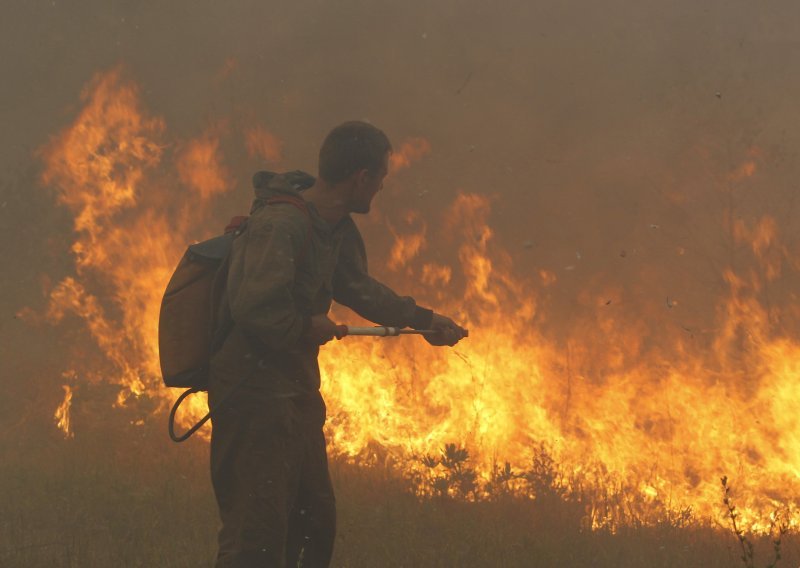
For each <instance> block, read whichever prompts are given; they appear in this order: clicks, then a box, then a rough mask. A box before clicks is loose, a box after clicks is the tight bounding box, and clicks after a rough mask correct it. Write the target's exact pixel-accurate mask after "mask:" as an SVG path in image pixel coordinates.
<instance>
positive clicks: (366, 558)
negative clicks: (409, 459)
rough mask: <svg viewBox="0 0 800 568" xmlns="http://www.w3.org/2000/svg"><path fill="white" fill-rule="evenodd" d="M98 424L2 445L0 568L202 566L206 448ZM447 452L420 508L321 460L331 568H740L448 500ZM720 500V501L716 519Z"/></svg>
mask: <svg viewBox="0 0 800 568" xmlns="http://www.w3.org/2000/svg"><path fill="white" fill-rule="evenodd" d="M97 415H98V413H97V410H96V409H94V410H93V414H91V415H90V414H89V413H88V412H87V413H85V415H84V416H83V417H82V418H81V417H80V416H77V417H76V418H77V419H76V420H75V423H76V424H75V426H76V431H77V433H76V435H75V437H74V438H72V439H66V440H65V439H63V437H62V436H61V435H60V433H58V432H57V431H55V429H54V428H52V427H51V426H50V425H49V424H43V423H42V424H39V426H38V427H36V425H35V424H34V425H31V424H28V426H29V427H25V428H21V429H17V430H11V431H9V430H5V431H4V434H3V437H2V438H0V451H2V460H1V461H0V479H1V480H2V484H1V485H0V519H2V520H0V566H4V567H17V566H20V567H34V568H35V567H39V566H41V567H60V566H63V567H81V568H83V567H87V568H91V567H109V566H115V567H116V566H120V567H139V566H142V567H144V566H146V567H165V568H172V567H175V568H177V567H203V566H212V565H213V558H214V554H215V546H216V544H215V540H216V529H217V517H216V510H215V504H214V500H213V495H212V492H211V486H210V481H209V475H208V471H207V459H208V446H207V444H206V443H205V442H203V441H202V440H199V439H197V440H195V439H192V440H190V441H189V442H187V443H185V444H182V445H180V446H179V445H175V444H173V443H171V442H169V441H168V439H167V436H166V432H165V416H163V415H155V416H154V417H153V418H152V419H150V420H148V421H147V422H146V423H145V424H142V425H138V426H137V425H134V424H132V422H134V421H135V420H134V418H135V417H134V416H133V413H128V412H126V411H124V410H123V411H119V410H116V411H112V412H106V413H101V415H103V416H104V421H103V422H102V423H98V422H97V421H96V420H97ZM90 418H91V420H90ZM454 451H455V453H453V452H454ZM459 451H460V450H458V448H455V447H453V448H450V449H449V454H450V457H449V458H448V451H445V452H444V454H443V456H441V457H439V458H436V457H434V456H428V458H426V459H428V460H432V461H431V462H430V463H429V465H430V466H431V467H432V468H433V467H437V466H438V467H439V469H438V470H436V471H438V473H436V474H433V473H432V474H431V475H430V477H429V483H430V484H431V485H430V488H431V491H430V493H431V495H430V496H429V497H424V498H421V497H418V496H417V495H415V493H414V491H412V490H411V487H410V483H409V480H407V479H404V478H403V477H402V476H399V475H398V474H397V473H396V472H394V471H392V470H391V469H390V468H388V467H380V466H374V465H373V466H370V467H366V466H357V465H354V464H349V463H346V462H344V461H341V460H333V461H332V464H331V472H332V476H333V479H334V484H335V486H336V491H337V501H338V507H339V521H338V523H339V532H338V537H337V543H336V552H335V556H334V561H333V565H334V566H347V567H382V566H387V567H389V566H398V567H399V566H405V567H415V568H416V567H429V566H430V567H438V566H442V567H445V566H447V567H449V566H452V567H470V566H476V567H477V566H480V567H494V566H515V567H516V566H521V567H522V566H524V567H551V566H558V567H583V566H587V567H589V566H591V567H647V568H658V567H687V568H688V567H695V566H696V567H703V568H713V567H726V568H727V567H736V566H742V565H743V561H742V559H741V557H742V549H741V540H740V538H739V536H737V534H735V533H734V532H733V531H732V530H730V529H729V528H727V527H723V528H713V527H709V526H702V525H699V524H696V523H692V522H688V521H687V519H686V518H683V517H680V516H676V517H675V518H672V519H666V520H663V521H662V522H658V523H655V524H652V525H647V524H645V523H629V524H623V525H621V526H617V527H615V529H614V530H613V531H612V530H608V529H601V530H594V531H592V530H588V529H587V527H586V522H585V517H586V503H585V502H583V501H581V500H580V498H578V497H576V496H575V495H568V494H566V493H565V492H563V491H559V490H558V489H557V486H556V488H555V489H553V490H552V491H550V492H549V493H548V492H546V491H543V490H542V487H543V486H541V485H540V491H539V497H538V498H536V499H531V498H530V497H521V496H520V495H518V494H514V492H512V491H496V492H495V494H494V495H493V496H492V497H491V498H488V499H483V500H478V501H470V500H465V499H462V498H453V497H452V493H453V491H458V490H459V489H458V488H457V482H458V479H456V478H451V479H449V480H448V479H447V477H448V473H447V471H454V470H455V468H456V465H457V466H458V468H459V469H458V471H459V472H460V473H459V475H466V476H467V478H469V473H468V471H469V469H468V456H464V455H463V454H461V453H459ZM454 458H455V459H456V462H457V463H456V462H453V459H454ZM448 459H450V462H449V464H450V466H452V468H451V470H445V472H444V473H442V471H441V465H440V464H441V463H442V462H444V461H447V460H448ZM435 461H438V463H433V462H435ZM499 471H500V473H501V474H502V473H503V472H504V471H505V473H506V474H511V473H512V472H510V471H507V470H504V469H503V468H501V469H500V470H499ZM465 472H467V473H466V474H465ZM547 475H549V474H548V473H547V471H544V473H542V472H540V473H539V476H538V477H534V481H535V482H536V483H539V484H541V483H542V479H543V478H545V479H546V477H547ZM542 476H544V477H542ZM499 477H500V478H501V480H502V478H503V475H500V476H499ZM442 478H445V479H446V481H445V482H442V481H441V479H442ZM436 483H438V484H439V485H438V486H437V487H439V491H438V493H437V492H436V490H435V489H434V484H436ZM442 483H445V484H447V483H449V484H451V485H453V484H455V485H453V487H454V489H453V490H452V491H441V487H442ZM545 485H546V484H545ZM551 486H552V484H551ZM551 488H552V487H551ZM467 489H468V488H465V489H464V490H465V491H466V490H467ZM722 499H723V494H722V492H721V494H720V506H721V507H722V506H723V505H722ZM744 536H745V537H746V539H747V543H749V544H750V545H752V547H753V548H752V556H751V557H748V562H750V564H748V565H752V566H759V567H766V566H767V565H769V563H770V562H773V561H774V554H773V551H774V545H773V543H772V541H771V540H770V538H769V537H759V536H755V535H744ZM781 555H782V559H781V560H780V561H779V562H778V563H777V564H776V565H777V566H787V567H789V566H797V565H798V564H800V537H798V535H796V534H793V533H788V534H784V535H783V537H782V543H781Z"/></svg>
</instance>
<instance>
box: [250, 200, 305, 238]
mask: <svg viewBox="0 0 800 568" xmlns="http://www.w3.org/2000/svg"><path fill="white" fill-rule="evenodd" d="M310 222H311V221H310V218H309V215H308V213H307V212H306V211H305V210H304V206H303V203H302V199H300V200H299V203H297V204H295V203H293V202H290V201H288V200H286V201H275V202H270V203H268V204H266V205H265V206H264V207H261V208H260V209H258V210H257V211H255V212H254V213H253V214H252V215H251V216H250V220H249V221H248V225H249V228H250V229H254V230H256V231H261V230H281V231H288V232H292V233H294V232H302V233H305V232H307V231H308V226H309V223H310Z"/></svg>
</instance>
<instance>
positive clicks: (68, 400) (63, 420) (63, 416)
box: [53, 385, 75, 438]
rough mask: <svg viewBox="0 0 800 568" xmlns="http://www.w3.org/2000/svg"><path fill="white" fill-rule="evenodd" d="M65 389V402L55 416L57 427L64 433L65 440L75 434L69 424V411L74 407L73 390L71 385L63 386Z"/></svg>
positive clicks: (57, 409)
mask: <svg viewBox="0 0 800 568" xmlns="http://www.w3.org/2000/svg"><path fill="white" fill-rule="evenodd" d="M61 388H63V389H64V400H63V401H62V402H61V404H59V405H58V408H56V413H55V415H54V416H53V417H54V418H55V419H56V426H58V429H59V430H61V431H62V432H64V437H65V438H72V437H74V436H75V433H74V432H73V431H72V429H71V428H70V422H69V409H70V407H71V406H72V388H70V386H69V385H62V387H61Z"/></svg>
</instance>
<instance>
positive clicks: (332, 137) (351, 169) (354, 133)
mask: <svg viewBox="0 0 800 568" xmlns="http://www.w3.org/2000/svg"><path fill="white" fill-rule="evenodd" d="M391 151H392V145H391V143H390V142H389V139H388V138H387V137H386V134H384V133H383V131H382V130H380V129H379V128H376V127H374V126H372V125H371V124H368V123H366V122H360V121H357V120H353V121H350V122H345V123H344V124H340V125H339V126H337V127H336V128H334V129H333V130H331V131H330V133H329V134H328V135H327V136H326V137H325V140H324V141H323V143H322V148H320V151H319V177H320V178H321V179H322V180H323V181H324V182H325V183H326V184H328V185H330V186H333V187H336V188H337V189H340V190H342V191H343V192H344V193H345V195H346V196H347V199H348V206H349V209H350V211H351V212H353V213H368V212H369V209H370V204H371V203H372V198H373V197H375V194H376V193H377V192H378V191H380V189H381V188H382V187H383V179H384V178H385V177H386V174H387V173H388V167H389V154H390V153H391Z"/></svg>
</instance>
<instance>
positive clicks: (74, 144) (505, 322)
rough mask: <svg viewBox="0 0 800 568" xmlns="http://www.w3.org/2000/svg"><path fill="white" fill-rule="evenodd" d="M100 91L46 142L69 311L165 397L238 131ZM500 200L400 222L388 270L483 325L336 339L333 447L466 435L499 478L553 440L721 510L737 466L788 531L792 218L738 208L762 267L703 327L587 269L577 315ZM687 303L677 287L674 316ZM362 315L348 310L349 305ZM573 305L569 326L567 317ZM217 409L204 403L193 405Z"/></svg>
mask: <svg viewBox="0 0 800 568" xmlns="http://www.w3.org/2000/svg"><path fill="white" fill-rule="evenodd" d="M82 102H83V108H82V110H81V111H80V112H79V114H78V116H77V117H76V119H75V121H74V122H73V123H72V124H71V125H69V126H68V127H66V128H65V129H64V131H63V132H61V133H60V134H59V135H57V136H56V137H54V138H53V140H52V141H51V142H50V143H49V144H48V145H47V146H46V147H45V148H44V149H43V150H42V151H41V153H40V155H41V157H42V159H43V162H44V166H45V169H44V174H43V176H42V179H43V181H44V182H45V183H46V184H47V185H49V186H51V187H53V188H54V189H55V191H56V195H57V197H58V200H59V201H60V202H61V203H62V204H64V206H66V207H67V208H68V209H69V210H70V211H71V212H72V213H73V215H74V218H75V223H74V229H75V242H74V244H73V245H72V253H73V255H74V260H75V274H74V275H73V276H70V277H68V278H65V279H63V280H62V281H61V282H60V283H58V284H57V285H56V286H55V287H54V288H53V290H52V292H51V294H50V308H49V311H48V317H49V318H50V319H51V320H52V321H54V322H56V321H60V320H62V319H64V318H66V317H68V316H76V317H78V318H80V319H81V320H82V321H84V322H85V324H86V327H87V329H88V331H89V333H90V334H91V336H92V337H93V338H94V340H95V342H96V343H97V345H98V346H99V347H100V349H101V350H102V351H103V353H104V354H105V357H106V359H107V361H108V364H109V366H110V367H111V368H112V369H113V370H114V373H113V374H112V375H111V376H112V379H111V380H112V381H113V382H114V383H117V384H119V385H120V389H121V398H120V401H119V403H120V404H125V403H126V401H128V400H129V399H131V398H135V397H138V396H142V395H144V394H146V395H148V396H151V397H154V398H158V399H161V400H163V401H164V403H165V404H166V403H168V402H169V401H171V400H172V398H173V396H174V395H173V394H172V393H170V392H167V391H166V389H164V388H163V387H162V386H161V384H160V378H159V369H158V359H157V349H156V344H157V342H156V329H157V315H158V307H159V302H160V298H161V294H162V292H163V290H164V287H165V285H166V282H167V280H168V278H169V276H170V272H171V270H172V269H173V267H174V265H175V263H176V261H177V259H178V258H179V257H180V255H181V254H182V252H183V248H184V246H185V245H186V243H188V242H191V241H192V240H194V239H195V238H198V237H201V236H207V234H203V230H204V229H203V227H206V226H211V222H210V220H209V211H210V210H211V209H212V208H211V207H210V204H211V203H213V200H214V199H216V198H217V197H219V196H220V195H221V194H223V193H224V191H226V189H227V188H228V187H229V186H230V182H229V181H228V180H230V179H231V176H230V173H229V172H228V170H227V168H226V167H225V165H224V162H223V158H222V153H221V152H220V148H221V146H220V145H219V142H218V141H217V137H219V136H222V135H223V134H224V133H221V132H218V133H217V134H216V135H212V134H211V133H209V132H206V133H204V134H202V135H201V136H200V137H199V138H197V139H195V140H193V141H188V142H180V141H178V142H175V141H171V140H170V139H169V137H168V135H167V132H166V126H165V124H164V122H163V121H162V120H161V119H159V118H157V117H152V116H149V115H148V114H147V113H146V112H145V111H144V110H143V109H142V108H141V104H140V101H139V99H138V95H137V90H136V87H135V86H134V85H133V84H132V83H131V82H130V81H126V80H125V79H124V78H123V76H122V72H121V70H119V69H116V70H112V71H111V72H108V73H104V74H100V75H98V76H97V77H96V78H95V79H94V81H93V82H92V83H91V85H90V86H89V87H88V88H87V89H86V90H85V91H84V93H83V95H82ZM257 131H258V132H261V133H262V134H263V133H265V132H267V131H266V130H257ZM249 136H251V135H249V134H245V140H244V141H241V143H243V144H245V145H246V146H247V147H248V148H262V149H261V150H257V151H258V152H262V150H263V149H264V148H267V147H269V148H272V149H274V148H276V147H279V146H280V145H279V144H273V145H271V146H264V147H261V146H259V145H257V144H255V145H254V143H253V142H251V141H250V138H249ZM270 136H271V135H270ZM256 139H258V140H262V139H263V136H262V135H261V134H259V135H258V136H256ZM270 140H271V138H270ZM173 147H174V148H176V150H175V151H174V152H171V151H170V148H173ZM250 151H251V152H252V151H254V150H252V149H251V150H250ZM263 151H266V150H263ZM270 151H272V150H270ZM429 151H430V144H429V143H428V142H427V141H425V140H424V139H413V140H410V141H407V142H406V143H404V144H402V145H401V147H400V149H399V150H398V151H397V152H395V154H394V155H393V156H392V166H391V167H392V171H394V172H396V171H399V170H401V169H402V168H405V167H409V165H410V164H411V162H412V161H413V160H416V159H419V158H420V157H421V156H423V155H425V154H427V153H428V152H429ZM262 155H264V154H263V153H262ZM265 157H266V156H265ZM757 157H758V154H757V152H752V153H750V154H749V155H748V156H747V158H746V161H745V163H744V164H743V165H742V166H740V167H738V168H736V169H735V170H734V172H733V173H732V174H731V175H730V179H729V182H733V181H736V180H739V179H744V178H748V179H752V178H754V176H756V175H757V168H756V167H755V164H756V158H757ZM751 164H752V165H751ZM199 171H203V172H205V173H204V174H203V176H204V178H205V179H204V180H203V181H198V179H196V178H195V177H194V175H195V173H196V172H199ZM207 180H211V182H208V183H210V185H208V186H206V185H203V184H204V183H207ZM181 182H183V183H181ZM491 207H492V203H491V199H489V198H487V197H486V196H483V195H478V194H475V193H469V192H462V193H460V194H459V195H458V196H457V197H456V199H455V200H454V202H453V203H452V204H451V205H450V207H449V208H448V210H447V211H446V212H445V214H444V218H443V222H436V223H433V222H426V219H425V218H424V217H423V216H422V214H421V213H420V212H415V211H410V212H409V211H405V212H402V216H398V214H397V212H393V214H392V216H390V220H391V221H392V230H393V232H394V236H395V244H394V246H393V248H392V250H391V252H390V256H389V258H388V259H386V260H385V266H386V268H387V269H388V274H389V277H390V279H391V281H392V284H393V285H394V287H395V288H396V289H398V290H399V291H402V292H403V293H410V294H412V295H414V296H415V297H417V298H420V299H421V300H422V302H423V303H428V302H430V303H431V304H435V307H436V309H437V311H440V312H441V313H444V314H447V315H449V316H451V317H453V318H454V319H456V320H457V321H459V322H461V323H463V324H464V325H465V326H466V327H468V328H469V329H470V330H471V334H470V338H469V339H468V340H466V341H464V342H462V343H460V344H459V345H458V346H456V347H455V348H453V349H434V348H432V347H430V346H429V345H427V344H426V343H425V342H424V341H422V340H418V341H414V340H413V339H411V338H395V339H366V338H349V339H346V340H344V341H341V342H334V343H333V344H329V345H327V346H326V347H325V348H324V349H323V354H322V357H321V361H320V364H321V367H322V370H323V375H324V376H323V391H324V395H325V398H326V400H327V402H328V407H329V421H328V425H327V434H328V437H329V441H330V442H329V443H330V449H331V452H332V453H334V454H336V455H342V456H351V457H361V458H363V457H364V456H369V455H370V454H371V453H373V452H374V453H377V451H376V449H380V452H382V453H383V454H384V455H387V456H389V457H391V458H393V459H394V461H395V463H397V464H399V467H402V468H404V469H405V470H406V471H408V472H411V473H413V472H415V471H416V472H418V471H419V470H420V468H423V467H425V466H422V465H420V462H419V461H418V460H416V459H415V458H416V457H419V456H425V455H435V454H437V453H438V452H439V451H440V450H441V449H442V448H443V447H445V445H446V444H450V443H456V444H458V445H459V446H461V447H465V448H468V449H469V451H470V454H471V456H472V459H473V460H474V467H475V468H476V471H477V473H478V475H479V476H480V477H481V478H482V479H484V480H486V479H489V478H491V476H492V472H496V471H497V464H498V463H499V462H502V461H508V462H510V463H511V464H513V465H514V467H518V468H526V467H530V464H531V463H532V462H533V461H534V460H535V459H538V458H537V456H539V455H540V454H539V451H540V448H541V447H542V444H545V445H546V446H547V448H548V452H549V454H550V455H551V456H552V458H553V459H554V460H555V461H556V462H557V463H558V464H559V468H560V469H561V471H562V472H563V475H564V476H565V479H577V480H579V482H580V483H581V484H583V485H582V486H587V487H625V488H627V490H629V491H631V492H632V494H633V495H634V496H635V498H637V499H640V500H641V501H642V502H651V503H652V502H660V503H663V504H665V506H667V505H668V506H670V507H674V508H676V509H680V508H685V507H688V506H691V507H692V509H693V511H694V512H695V513H696V514H697V515H699V516H701V517H703V518H717V519H719V518H720V515H724V511H721V504H720V503H721V498H720V490H719V479H720V477H722V476H725V475H727V476H731V477H734V476H735V478H736V483H737V485H736V486H737V509H738V510H739V512H740V514H741V520H742V522H743V523H744V524H746V525H747V526H750V527H753V528H759V527H761V528H763V527H765V526H767V525H768V519H769V515H770V514H771V513H772V511H773V510H774V509H775V508H776V507H778V506H783V505H786V506H792V507H795V508H796V504H797V503H796V502H797V497H796V495H797V494H798V492H799V491H800V431H798V429H797V426H796V416H797V415H798V412H800V402H798V401H800V392H799V391H800V386H798V385H800V343H799V342H798V341H797V340H796V339H795V338H792V337H788V336H787V335H786V334H785V333H783V332H781V327H780V326H779V325H776V316H775V313H774V312H773V311H771V309H770V308H768V307H765V304H764V302H762V301H761V299H762V296H763V291H764V288H765V286H766V284H768V283H769V282H771V281H775V280H777V279H779V278H780V277H781V275H782V274H783V273H784V272H785V271H786V270H787V267H789V266H791V267H795V268H796V267H797V266H798V264H797V261H795V260H793V259H792V258H791V254H790V250H789V249H788V247H787V246H785V245H784V244H782V241H781V232H780V230H779V229H780V227H779V225H778V223H777V221H776V220H775V219H774V218H772V217H769V216H764V217H761V218H760V219H757V220H755V221H753V222H749V223H745V222H740V221H736V222H735V223H734V222H731V221H730V218H731V215H730V212H721V215H720V226H719V229H720V230H721V231H729V234H730V235H731V236H732V237H733V239H735V241H736V242H737V243H739V244H747V247H740V248H742V250H743V251H744V252H742V253H741V254H744V253H745V252H746V253H747V254H749V255H751V256H752V259H751V260H752V262H749V263H748V264H746V265H742V266H739V267H737V268H736V269H734V267H733V266H730V267H727V269H726V270H725V271H724V273H723V277H724V283H725V286H726V291H725V292H724V294H722V295H721V297H719V298H717V303H716V306H717V311H716V321H715V325H714V327H713V330H711V331H707V332H704V333H703V334H702V335H703V337H699V335H700V334H699V333H698V337H695V335H694V332H692V334H691V335H690V334H689V333H687V331H686V330H684V329H680V330H677V332H676V333H673V332H672V330H673V328H671V327H669V326H666V325H662V323H663V322H664V316H663V315H659V313H660V312H659V313H655V312H653V313H649V312H648V313H636V314H627V315H625V314H623V313H621V312H620V311H618V310H615V309H614V308H615V307H616V306H617V305H618V304H625V302H626V301H628V300H630V298H629V297H628V296H629V295H630V292H626V289H624V288H622V287H621V286H619V285H614V284H611V283H609V280H608V279H607V278H605V277H604V275H599V276H596V277H594V278H592V277H587V282H586V286H585V288H584V290H583V291H582V292H580V293H579V294H577V296H576V297H575V298H574V301H575V303H576V305H577V309H576V312H575V313H576V314H578V315H575V316H574V317H573V318H572V319H571V320H569V321H565V322H561V321H560V317H559V315H560V314H557V313H552V309H550V307H549V305H548V299H549V294H550V293H551V291H552V290H555V289H557V287H558V286H559V285H560V284H561V280H563V279H565V278H566V277H565V276H561V275H560V273H558V271H557V270H555V269H553V268H549V267H534V269H533V270H531V271H529V272H530V273H531V274H534V277H533V278H531V279H525V278H521V277H519V276H517V275H516V272H515V268H514V264H513V262H512V257H511V255H510V254H509V253H508V252H507V251H505V250H503V248H502V247H501V246H500V244H499V243H498V242H497V240H496V238H495V233H494V231H493V229H492V227H491V225H490V223H489V220H490V213H491ZM434 227H436V228H439V229H438V230H437V231H434V229H432V228H434ZM213 233H214V231H213V230H210V231H209V233H208V234H213ZM428 238H431V239H435V242H436V247H429V246H428V245H427V239H428ZM448 247H449V248H448ZM453 249H454V252H452V251H453ZM447 251H451V252H452V254H449V253H448V252H447ZM621 256H624V251H623V254H622V255H621ZM376 260H378V261H379V260H380V259H376ZM373 265H376V261H375V260H373ZM384 272H386V271H384ZM410 276H411V277H410ZM682 306H683V304H682V303H678V302H677V301H676V300H675V299H674V298H668V299H667V301H666V305H665V304H664V302H663V300H660V301H659V303H658V308H659V309H660V310H662V311H663V312H667V311H669V312H670V313H674V312H675V311H679V310H680V309H682ZM788 313H792V312H788ZM352 317H353V316H352V315H350V314H348V313H347V312H345V311H344V310H343V309H341V308H336V309H335V312H334V319H338V320H341V321H352ZM551 320H559V324H560V326H561V327H562V328H563V332H562V333H563V337H562V336H559V335H558V334H556V333H550V332H547V331H545V330H549V329H550V328H548V327H547V326H546V325H545V324H546V323H548V322H549V321H551ZM706 338H707V339H706ZM87 374H89V375H90V376H91V369H89V370H87ZM95 375H96V376H97V377H99V376H100V375H101V373H100V372H99V370H97V371H96V373H95ZM66 402H67V401H66V399H65V403H66ZM67 408H68V406H67ZM203 410H204V408H203V402H202V400H200V401H195V406H194V407H193V408H192V412H191V413H190V416H189V417H188V418H187V421H188V420H191V419H192V418H194V417H196V416H198V415H199V414H200V413H201V412H202V411H203ZM611 515H612V513H610V512H609V511H608V510H606V509H604V508H603V507H602V506H600V505H596V506H593V507H592V509H591V510H590V511H587V519H588V520H587V526H607V524H608V523H609V522H611V520H610V517H611ZM797 520H798V519H797V518H794V519H793V521H792V522H793V524H794V525H795V526H796V525H797Z"/></svg>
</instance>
